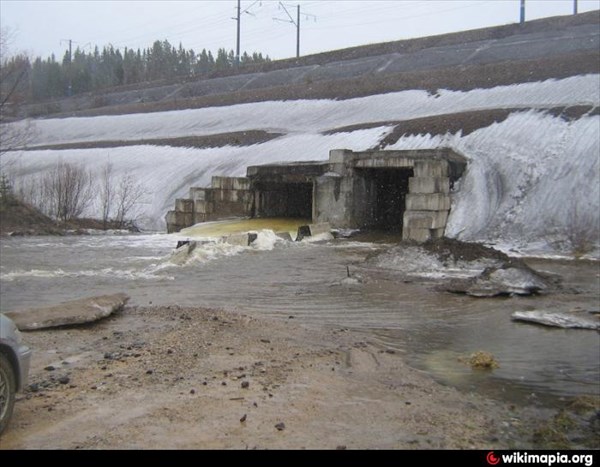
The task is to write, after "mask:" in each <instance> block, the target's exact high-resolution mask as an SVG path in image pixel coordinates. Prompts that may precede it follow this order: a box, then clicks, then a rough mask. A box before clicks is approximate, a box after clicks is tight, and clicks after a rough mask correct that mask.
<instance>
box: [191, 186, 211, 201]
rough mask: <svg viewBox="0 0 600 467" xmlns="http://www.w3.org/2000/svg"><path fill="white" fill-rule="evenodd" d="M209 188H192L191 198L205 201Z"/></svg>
mask: <svg viewBox="0 0 600 467" xmlns="http://www.w3.org/2000/svg"><path fill="white" fill-rule="evenodd" d="M207 189H208V188H199V187H192V188H190V199H191V200H192V201H205V200H206V190H207Z"/></svg>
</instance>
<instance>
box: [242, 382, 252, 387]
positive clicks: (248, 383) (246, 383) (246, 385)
mask: <svg viewBox="0 0 600 467" xmlns="http://www.w3.org/2000/svg"><path fill="white" fill-rule="evenodd" d="M249 387H250V382H248V381H242V389H248V388H249Z"/></svg>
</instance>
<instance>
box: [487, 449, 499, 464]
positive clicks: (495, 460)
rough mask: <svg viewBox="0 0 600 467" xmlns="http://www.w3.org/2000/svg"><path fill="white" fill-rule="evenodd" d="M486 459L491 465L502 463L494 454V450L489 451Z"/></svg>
mask: <svg viewBox="0 0 600 467" xmlns="http://www.w3.org/2000/svg"><path fill="white" fill-rule="evenodd" d="M485 459H486V460H487V462H488V464H490V465H497V464H499V463H500V458H499V457H496V456H495V455H494V451H490V452H488V455H487V456H486V457H485Z"/></svg>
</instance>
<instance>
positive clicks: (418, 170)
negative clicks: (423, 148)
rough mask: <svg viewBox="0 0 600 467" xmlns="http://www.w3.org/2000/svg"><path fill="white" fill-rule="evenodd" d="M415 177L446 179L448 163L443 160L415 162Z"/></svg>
mask: <svg viewBox="0 0 600 467" xmlns="http://www.w3.org/2000/svg"><path fill="white" fill-rule="evenodd" d="M414 174H415V177H419V178H421V177H435V178H439V177H447V176H448V162H447V161H445V160H422V161H415V165H414Z"/></svg>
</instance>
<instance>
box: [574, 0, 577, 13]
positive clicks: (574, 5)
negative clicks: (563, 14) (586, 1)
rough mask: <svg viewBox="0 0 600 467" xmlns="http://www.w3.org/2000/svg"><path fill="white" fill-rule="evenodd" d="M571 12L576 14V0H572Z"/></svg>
mask: <svg viewBox="0 0 600 467" xmlns="http://www.w3.org/2000/svg"><path fill="white" fill-rule="evenodd" d="M573 14H574V15H576V14H577V0H573Z"/></svg>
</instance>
